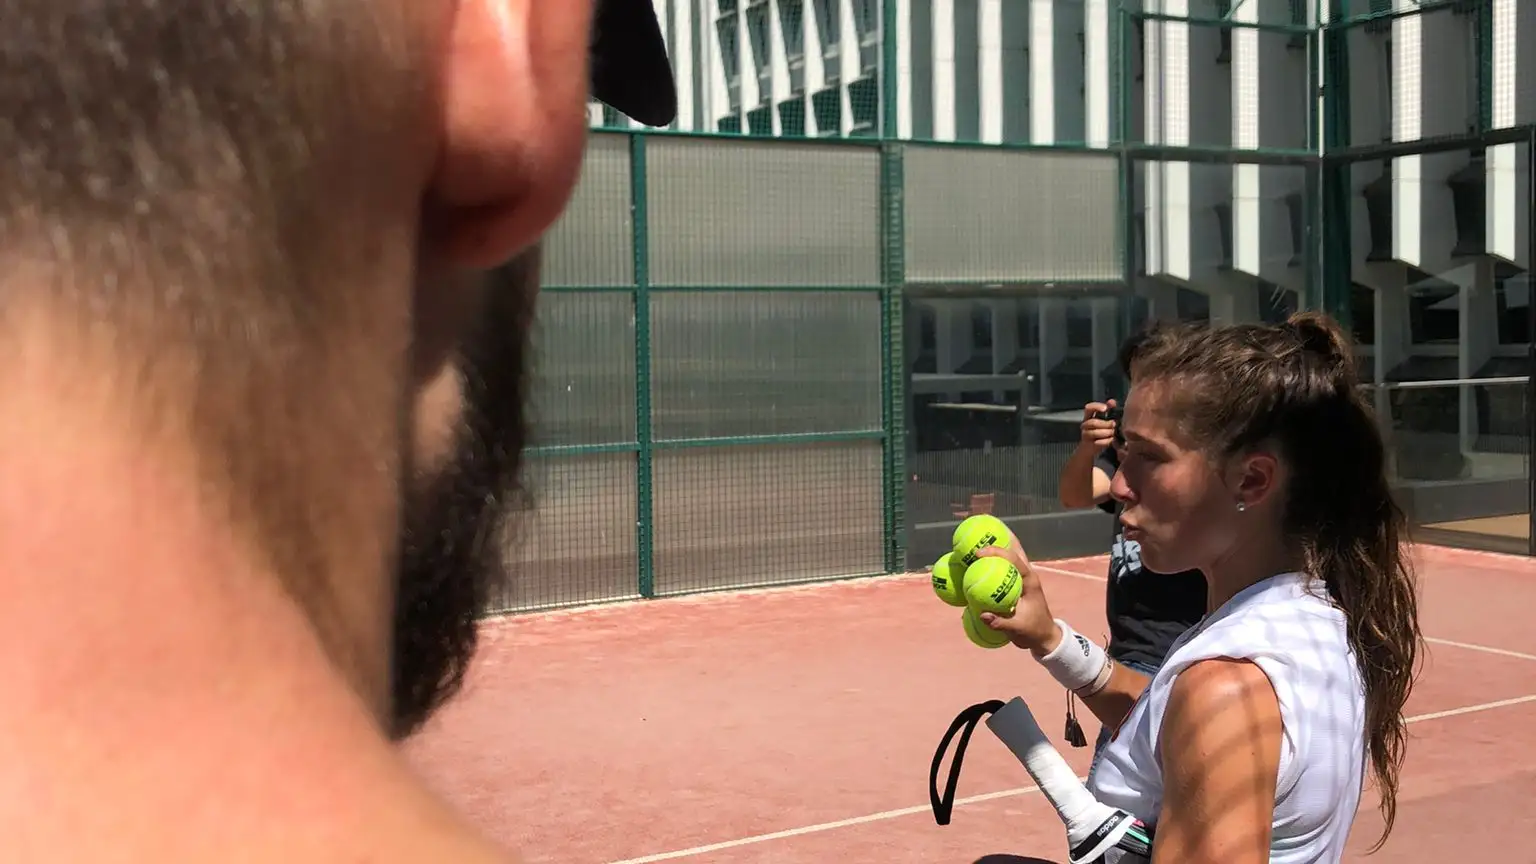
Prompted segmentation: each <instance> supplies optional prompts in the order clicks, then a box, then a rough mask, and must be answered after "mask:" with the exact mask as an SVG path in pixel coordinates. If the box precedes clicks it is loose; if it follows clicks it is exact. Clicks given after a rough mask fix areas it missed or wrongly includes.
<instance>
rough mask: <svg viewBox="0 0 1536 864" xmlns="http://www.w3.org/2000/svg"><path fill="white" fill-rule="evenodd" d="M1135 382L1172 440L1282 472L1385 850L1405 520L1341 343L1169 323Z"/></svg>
mask: <svg viewBox="0 0 1536 864" xmlns="http://www.w3.org/2000/svg"><path fill="white" fill-rule="evenodd" d="M1136 380H1137V383H1138V384H1141V383H1144V382H1146V381H1149V380H1160V381H1164V382H1167V383H1171V384H1172V385H1173V386H1171V387H1169V388H1168V392H1170V393H1172V394H1173V398H1174V399H1175V404H1174V405H1173V406H1171V407H1172V411H1173V414H1174V416H1176V417H1178V418H1179V427H1180V432H1181V433H1183V434H1184V435H1186V436H1188V438H1189V439H1190V441H1192V442H1193V444H1194V445H1195V446H1197V447H1199V448H1200V449H1202V450H1204V451H1206V452H1207V453H1209V454H1210V455H1211V456H1213V457H1215V458H1226V457H1229V456H1233V455H1236V454H1239V453H1243V452H1245V451H1248V450H1251V449H1253V448H1256V447H1260V446H1268V447H1274V448H1276V450H1277V451H1278V453H1279V454H1280V456H1281V458H1283V459H1284V460H1285V462H1286V463H1287V464H1288V465H1289V467H1290V469H1291V470H1290V478H1291V479H1290V484H1289V488H1288V489H1287V490H1286V492H1285V494H1286V501H1285V515H1284V522H1285V530H1286V532H1287V534H1288V535H1289V536H1290V537H1291V538H1292V539H1293V541H1294V542H1296V543H1297V544H1299V546H1300V548H1301V551H1302V553H1303V556H1304V561H1305V562H1306V566H1307V569H1308V572H1310V573H1311V574H1313V575H1314V576H1317V577H1320V578H1321V579H1323V580H1324V582H1325V583H1326V584H1327V586H1328V592H1329V594H1330V596H1331V598H1332V600H1333V602H1334V603H1335V604H1336V605H1337V606H1338V607H1339V608H1340V609H1341V610H1342V611H1343V613H1344V617H1345V621H1346V624H1347V627H1348V633H1349V642H1350V645H1351V647H1352V648H1353V650H1354V654H1355V658H1356V662H1357V663H1358V664H1359V668H1360V675H1361V678H1362V679H1363V680H1364V684H1365V702H1366V707H1365V734H1366V753H1367V755H1368V756H1369V758H1370V763H1371V771H1372V774H1373V776H1374V778H1375V781H1376V786H1377V790H1378V792H1379V793H1380V797H1381V813H1382V817H1383V819H1384V821H1385V826H1384V828H1383V830H1382V834H1381V837H1380V838H1379V839H1378V840H1377V843H1376V846H1375V847H1374V848H1375V849H1379V848H1381V844H1382V843H1384V842H1385V841H1386V839H1387V836H1388V835H1389V834H1390V833H1391V831H1392V825H1393V822H1394V821H1395V820H1396V816H1397V786H1398V776H1399V773H1400V771H1401V769H1402V762H1403V750H1404V744H1405V740H1406V736H1407V726H1406V721H1405V720H1404V717H1403V706H1404V704H1405V703H1406V702H1407V701H1408V694H1409V691H1410V690H1411V689H1412V688H1413V682H1414V678H1415V675H1416V672H1417V668H1416V664H1417V661H1418V658H1419V649H1420V645H1421V642H1422V638H1423V634H1422V632H1421V631H1420V629H1419V616H1418V596H1417V594H1418V592H1417V585H1416V581H1415V578H1414V574H1413V570H1412V565H1411V564H1410V562H1409V559H1408V554H1407V550H1406V549H1405V544H1406V541H1407V520H1406V519H1405V517H1404V515H1403V511H1402V510H1401V509H1400V508H1399V507H1398V505H1397V503H1396V502H1395V501H1394V500H1393V498H1392V492H1391V489H1390V487H1389V486H1388V483H1387V458H1386V455H1387V454H1386V446H1385V444H1384V443H1383V440H1382V435H1381V431H1380V428H1379V427H1378V426H1377V424H1376V419H1375V416H1374V412H1373V411H1372V410H1371V408H1370V405H1369V404H1368V403H1367V402H1366V400H1365V399H1364V398H1363V397H1362V395H1361V392H1360V389H1359V380H1358V374H1357V372H1356V367H1355V357H1354V351H1353V350H1352V348H1351V345H1350V341H1349V338H1348V337H1347V336H1346V335H1345V334H1344V332H1343V331H1342V330H1340V328H1339V326H1338V325H1337V324H1336V323H1335V322H1334V321H1333V320H1332V319H1330V318H1328V317H1327V316H1325V315H1322V314H1319V313H1315V312H1304V313H1300V314H1297V315H1293V316H1291V318H1290V319H1289V320H1288V321H1286V322H1285V323H1283V324H1236V325H1227V326H1220V327H1208V326H1204V325H1188V324H1185V325H1172V326H1164V327H1159V328H1157V329H1156V330H1155V331H1154V332H1153V333H1152V335H1150V336H1149V338H1148V339H1147V340H1146V341H1145V342H1144V343H1143V344H1142V345H1141V347H1140V349H1139V350H1138V351H1137V354H1136ZM1373 851H1374V849H1373Z"/></svg>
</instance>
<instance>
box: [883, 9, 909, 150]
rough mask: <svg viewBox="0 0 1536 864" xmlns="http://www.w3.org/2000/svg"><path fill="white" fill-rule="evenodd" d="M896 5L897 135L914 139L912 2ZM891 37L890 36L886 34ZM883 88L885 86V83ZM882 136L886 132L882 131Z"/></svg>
mask: <svg viewBox="0 0 1536 864" xmlns="http://www.w3.org/2000/svg"><path fill="white" fill-rule="evenodd" d="M894 2H895V3H896V33H895V38H896V134H897V135H898V136H900V137H902V138H911V137H912V109H913V107H914V106H913V99H912V0H894ZM885 35H887V36H889V35H890V34H885ZM881 86H885V85H884V82H882V83H881ZM881 131H882V134H883V132H884V130H881Z"/></svg>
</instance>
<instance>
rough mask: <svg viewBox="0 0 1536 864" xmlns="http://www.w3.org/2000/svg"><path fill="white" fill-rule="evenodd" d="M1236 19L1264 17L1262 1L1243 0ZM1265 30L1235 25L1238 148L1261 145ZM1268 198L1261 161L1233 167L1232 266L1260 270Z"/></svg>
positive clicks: (1234, 130)
mask: <svg viewBox="0 0 1536 864" xmlns="http://www.w3.org/2000/svg"><path fill="white" fill-rule="evenodd" d="M1232 17H1233V20H1235V21H1239V22H1244V23H1256V22H1257V21H1258V4H1256V3H1239V4H1238V5H1237V6H1236V7H1235V8H1234V9H1233V13H1232ZM1259 61H1260V56H1259V31H1257V30H1254V29H1253V28H1251V27H1234V28H1232V146H1233V148H1234V149H1237V150H1257V149H1258V148H1259V144H1260V136H1259V112H1260V110H1261V106H1260V104H1259V103H1260V94H1261V91H1260V89H1259V88H1260V82H1261V80H1262V78H1263V75H1264V73H1265V69H1264V68H1263V66H1262V65H1261V64H1260V62H1259ZM1263 202H1264V192H1263V189H1262V182H1261V174H1260V172H1259V166H1257V165H1251V164H1249V165H1233V166H1232V267H1233V269H1235V270H1239V271H1241V272H1244V273H1252V274H1254V275H1258V274H1259V272H1260V268H1261V263H1260V262H1261V260H1262V257H1263V256H1262V250H1261V245H1262V242H1263V232H1262V229H1261V225H1262V224H1263V221H1262V220H1263Z"/></svg>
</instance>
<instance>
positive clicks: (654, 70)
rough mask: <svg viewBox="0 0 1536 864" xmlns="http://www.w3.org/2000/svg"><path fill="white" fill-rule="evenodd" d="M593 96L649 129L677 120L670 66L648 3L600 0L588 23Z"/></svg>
mask: <svg viewBox="0 0 1536 864" xmlns="http://www.w3.org/2000/svg"><path fill="white" fill-rule="evenodd" d="M591 70H592V95H593V96H594V97H596V98H597V99H598V100H599V101H601V102H604V103H606V104H607V105H610V106H612V107H613V108H614V109H616V110H618V111H622V112H623V113H624V114H625V115H627V116H629V117H632V118H634V119H635V120H638V121H640V122H641V123H644V124H645V125H647V126H668V125H671V123H672V121H673V120H674V119H675V118H676V117H677V90H676V86H675V84H674V82H673V80H672V64H671V62H669V61H668V59H667V45H666V42H665V41H664V40H663V39H662V38H661V27H660V25H659V24H658V23H657V21H656V10H655V9H654V8H653V7H652V6H651V0H598V3H597V10H596V12H595V14H594V17H593V20H592V43H591Z"/></svg>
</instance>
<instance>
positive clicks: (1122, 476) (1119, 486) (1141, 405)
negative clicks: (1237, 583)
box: [1110, 381, 1237, 573]
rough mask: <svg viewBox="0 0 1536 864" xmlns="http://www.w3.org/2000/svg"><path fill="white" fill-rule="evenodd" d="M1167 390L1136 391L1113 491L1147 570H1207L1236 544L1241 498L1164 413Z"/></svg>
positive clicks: (1129, 401)
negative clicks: (1237, 501) (1237, 499)
mask: <svg viewBox="0 0 1536 864" xmlns="http://www.w3.org/2000/svg"><path fill="white" fill-rule="evenodd" d="M1166 387H1167V385H1166V384H1164V383H1163V382H1158V381H1149V382H1146V383H1138V384H1136V385H1134V386H1133V387H1132V388H1131V392H1130V394H1129V395H1128V396H1127V398H1126V404H1125V416H1124V418H1123V419H1122V421H1121V423H1122V426H1123V430H1124V434H1125V444H1124V446H1123V447H1122V448H1121V450H1120V470H1119V471H1118V472H1116V473H1115V476H1114V479H1113V481H1112V482H1111V483H1110V494H1111V495H1113V496H1114V498H1115V499H1116V500H1118V501H1120V502H1121V503H1122V504H1123V505H1124V508H1123V510H1122V514H1121V521H1122V524H1123V525H1124V527H1125V538H1126V539H1127V540H1135V541H1137V542H1138V543H1140V544H1141V558H1142V563H1143V564H1144V565H1145V566H1146V567H1147V568H1148V569H1150V570H1153V571H1156V572H1159V573H1177V572H1180V571H1183V570H1198V569H1206V568H1208V566H1209V564H1210V563H1211V562H1213V561H1216V560H1217V559H1219V558H1221V557H1222V556H1223V554H1224V553H1225V551H1226V550H1227V549H1228V548H1230V546H1231V545H1232V543H1233V542H1234V540H1235V538H1234V530H1233V529H1234V528H1235V527H1236V525H1235V522H1234V517H1235V516H1236V515H1237V508H1236V498H1235V495H1234V493H1233V492H1231V491H1230V490H1229V489H1228V487H1227V484H1226V483H1225V482H1224V481H1223V477H1222V474H1221V472H1220V470H1219V468H1218V466H1217V465H1216V464H1214V463H1213V462H1212V460H1211V459H1210V457H1209V456H1207V455H1206V454H1205V453H1204V452H1203V451H1200V450H1197V449H1194V447H1193V445H1192V443H1191V442H1189V441H1188V440H1187V439H1186V438H1185V436H1184V435H1182V434H1181V433H1180V430H1179V428H1178V426H1177V424H1176V423H1175V422H1174V421H1173V418H1172V416H1171V415H1170V413H1169V412H1168V411H1167V410H1165V406H1166V405H1167V404H1168V401H1167V399H1166V398H1165V393H1166V392H1167V391H1166Z"/></svg>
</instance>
